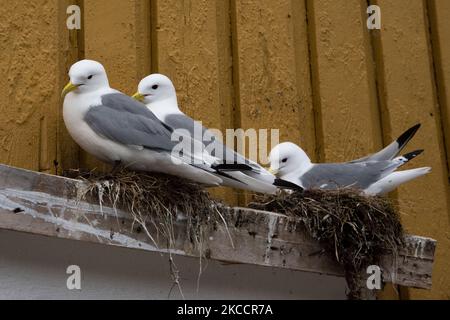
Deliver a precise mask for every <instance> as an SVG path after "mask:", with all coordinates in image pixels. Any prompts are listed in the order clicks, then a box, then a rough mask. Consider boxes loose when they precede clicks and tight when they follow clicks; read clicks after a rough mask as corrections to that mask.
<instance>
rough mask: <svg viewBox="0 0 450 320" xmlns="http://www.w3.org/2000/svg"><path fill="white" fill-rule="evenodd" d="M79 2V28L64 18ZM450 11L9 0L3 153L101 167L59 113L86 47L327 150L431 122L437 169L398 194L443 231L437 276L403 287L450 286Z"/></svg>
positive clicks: (184, 93)
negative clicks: (372, 23)
mask: <svg viewBox="0 0 450 320" xmlns="http://www.w3.org/2000/svg"><path fill="white" fill-rule="evenodd" d="M74 3H75V4H78V5H80V6H81V7H82V9H83V12H84V16H83V20H82V29H81V30H80V31H76V30H74V31H69V30H67V28H66V18H67V14H66V8H67V6H68V5H69V4H74ZM368 3H370V4H377V5H379V6H380V7H381V12H382V29H381V30H373V31H369V30H368V29H367V28H366V18H367V14H366V9H367V5H368ZM449 16H450V5H449V2H448V1H447V0H429V1H423V0H396V1H389V0H369V1H366V0H339V1H332V0H305V1H303V0H280V1H277V2H274V1H269V0H258V1H250V0H247V1H245V0H217V1H210V0H164V1H163V0H112V1H106V0H71V1H70V0H48V1H43V0H34V1H31V2H29V3H27V4H26V5H25V4H24V3H23V2H22V1H17V0H15V1H6V0H0V74H2V76H1V77H0V114H1V115H2V117H0V162H2V163H8V164H12V165H16V166H19V167H24V168H30V169H35V170H40V171H45V172H52V173H56V172H61V170H63V169H68V168H75V167H103V165H102V164H100V163H99V162H98V161H96V160H95V159H93V158H92V157H90V156H89V155H87V154H85V153H84V152H82V151H80V150H79V149H78V148H77V146H76V145H75V144H74V143H73V141H72V140H71V139H70V137H69V136H68V134H67V132H66V131H65V128H64V123H63V121H62V118H61V101H60V99H59V93H60V91H61V89H62V87H63V85H64V84H65V82H67V75H66V73H67V70H68V67H69V66H70V64H71V63H73V62H75V61H76V60H78V59H82V58H91V59H97V60H99V61H101V62H102V63H103V64H104V65H105V67H106V68H107V70H108V71H109V77H110V80H111V84H112V86H114V87H115V88H117V89H120V90H122V91H124V92H126V93H129V94H131V93H133V92H134V90H135V87H136V84H137V82H138V80H139V79H140V78H141V77H143V76H144V75H146V74H148V73H150V72H161V73H165V74H167V75H168V76H170V77H171V78H172V79H173V80H174V83H175V85H176V87H177V90H178V94H179V101H180V104H181V107H182V109H183V110H184V111H186V112H187V113H188V114H189V115H191V116H192V117H194V118H196V119H198V120H203V121H204V123H205V124H206V125H207V126H211V127H214V128H220V129H226V128H239V127H242V128H244V129H247V128H257V129H258V128H278V129H280V133H281V139H282V140H283V141H284V140H291V141H294V142H296V143H299V144H301V146H302V147H304V149H305V150H306V151H307V152H308V153H309V154H310V155H311V156H312V158H313V159H315V160H319V161H342V160H349V159H352V158H354V157H358V156H363V155H365V154H367V153H369V152H373V151H375V150H377V149H378V148H381V147H382V146H383V145H386V144H387V143H389V142H390V141H391V140H392V139H394V138H395V137H396V136H397V135H398V134H400V133H401V132H402V131H404V130H405V129H407V128H409V127H410V126H412V125H413V124H415V123H417V122H421V123H422V128H421V130H420V131H419V133H418V135H417V136H416V137H415V139H414V140H413V141H412V142H411V146H410V150H412V149H417V148H425V153H424V154H423V155H422V156H421V157H419V158H418V159H415V160H414V163H413V164H412V165H413V166H425V165H426V166H432V167H433V172H432V174H430V175H429V176H427V177H425V178H422V179H420V180H417V181H415V182H411V183H409V184H407V185H405V186H403V187H401V188H400V189H399V190H398V191H397V192H396V193H395V194H394V195H393V196H394V197H396V198H397V199H398V201H399V210H400V212H401V214H402V219H403V222H404V225H405V227H406V228H407V230H408V231H409V232H411V233H414V234H418V235H424V236H430V237H433V238H435V239H437V241H438V248H437V254H436V263H435V268H434V274H433V283H434V286H433V289H432V290H431V291H422V290H414V289H412V290H406V289H402V290H400V291H399V292H400V293H401V298H411V299H415V298H449V296H450V221H449V219H450V215H449V206H450V201H449V199H450V194H449V192H450V190H449V170H448V167H449V164H450V157H449V156H448V155H449V154H450V136H449V135H450V129H449V126H448V124H449V121H450V116H449V114H450V113H449V111H448V108H449V106H448V101H450V100H449V99H450V82H449V81H450V46H449V43H450V41H449V40H450V32H449V30H450V22H449V19H448V17H449ZM215 193H216V194H218V195H221V196H222V197H224V198H226V199H227V200H228V201H230V202H236V201H238V200H240V201H242V199H243V198H242V197H240V194H238V193H237V192H236V191H232V190H217V191H215ZM394 295H395V294H386V295H385V296H386V297H390V298H392V297H394Z"/></svg>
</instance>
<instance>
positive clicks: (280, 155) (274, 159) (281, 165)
mask: <svg viewBox="0 0 450 320" xmlns="http://www.w3.org/2000/svg"><path fill="white" fill-rule="evenodd" d="M269 161H270V169H269V171H270V172H271V173H272V174H274V175H277V176H279V177H283V176H285V175H287V174H290V173H292V172H294V171H296V170H299V169H301V168H304V167H305V166H309V165H311V160H310V159H309V157H308V155H307V154H306V152H305V151H303V149H302V148H300V147H299V146H297V145H296V144H295V143H292V142H283V143H280V144H279V145H277V146H275V147H274V148H273V149H272V151H270V154H269Z"/></svg>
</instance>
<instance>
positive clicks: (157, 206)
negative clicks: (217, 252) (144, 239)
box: [65, 169, 228, 297]
mask: <svg viewBox="0 0 450 320" xmlns="http://www.w3.org/2000/svg"><path fill="white" fill-rule="evenodd" d="M65 176H68V177H71V178H77V179H82V180H84V181H85V182H86V183H87V187H86V188H82V190H78V191H77V192H78V199H79V200H84V199H86V198H87V197H88V196H90V197H93V198H94V199H98V201H99V204H100V206H103V205H104V204H105V203H106V204H108V205H111V206H112V207H113V208H115V209H121V210H123V211H124V212H128V213H130V215H131V217H130V218H131V219H133V220H134V224H135V223H137V225H138V230H143V231H144V232H145V233H146V234H147V236H148V237H149V238H150V240H151V241H152V242H153V243H154V245H155V246H156V247H159V244H160V243H161V241H163V242H164V241H165V242H166V247H167V248H168V249H169V250H168V253H169V261H170V271H171V275H172V278H173V281H174V284H175V285H176V286H178V288H179V290H180V294H181V296H182V297H183V292H182V290H181V286H180V281H179V272H178V269H177V267H176V265H175V263H174V259H173V257H172V255H171V250H170V249H173V248H174V247H175V239H176V235H175V233H174V221H176V220H178V219H180V218H181V219H183V220H186V221H187V223H186V225H187V230H186V234H187V235H188V237H189V240H190V242H191V243H192V246H193V247H194V249H198V251H199V255H200V262H201V259H202V248H203V243H204V242H205V241H206V239H207V234H208V231H209V230H210V229H211V228H216V225H217V223H224V224H225V226H226V222H225V219H224V217H223V216H222V214H221V212H220V209H221V207H223V204H222V203H221V202H220V201H218V200H215V199H212V197H211V196H210V194H209V193H208V192H207V191H206V190H205V189H204V188H203V187H202V186H201V185H199V184H197V183H194V182H191V181H190V180H186V179H182V178H178V177H174V176H170V175H165V174H159V173H152V174H150V173H145V172H134V171H127V170H124V169H120V170H117V171H115V172H114V173H110V174H103V173H98V172H95V171H86V172H80V171H79V170H72V171H70V172H66V173H65ZM149 226H152V227H153V232H152V230H149ZM155 230H156V232H155ZM227 230H228V229H227ZM200 270H201V268H200ZM200 272H201V271H200ZM171 291H172V290H171ZM169 296H170V293H169Z"/></svg>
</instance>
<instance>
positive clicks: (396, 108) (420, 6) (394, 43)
mask: <svg viewBox="0 0 450 320" xmlns="http://www.w3.org/2000/svg"><path fill="white" fill-rule="evenodd" d="M376 3H377V4H378V5H379V6H380V7H381V11H382V26H381V27H382V29H381V31H380V32H379V33H378V35H377V36H376V37H374V39H375V45H376V55H377V61H380V62H382V63H380V64H379V66H378V72H379V75H378V76H379V79H378V80H379V82H380V83H382V85H381V86H380V89H381V90H380V93H379V96H380V99H383V103H382V105H383V109H384V110H383V113H382V118H383V119H382V120H383V128H385V134H386V135H387V137H386V139H385V140H390V139H392V138H395V137H396V136H397V135H398V134H400V133H401V131H402V130H404V128H407V127H409V126H410V125H412V124H414V123H417V122H421V123H422V128H421V129H420V131H419V132H418V134H417V135H416V137H415V138H414V140H413V141H412V142H411V143H410V145H411V147H410V148H414V149H417V148H424V149H425V153H424V154H423V155H422V156H421V157H418V158H417V159H415V160H414V163H413V165H414V167H419V166H431V167H432V168H433V172H432V173H431V174H429V175H427V176H425V177H423V178H420V180H417V181H413V182H410V183H408V184H407V185H404V186H401V187H400V188H399V189H398V200H399V205H400V211H401V212H402V213H403V215H402V220H403V223H404V225H405V228H406V229H407V230H408V231H409V232H413V233H414V232H419V231H420V232H423V233H426V234H427V235H429V236H431V237H433V238H434V239H436V240H437V241H438V242H439V246H438V248H437V252H436V258H435V260H436V265H435V268H434V273H433V278H434V279H433V283H434V285H433V289H432V290H431V291H430V292H423V291H416V290H409V294H410V297H411V298H436V299H439V298H442V299H446V298H448V293H449V292H450V275H449V273H448V270H449V269H450V238H449V236H448V230H450V225H449V219H448V217H449V206H448V203H449V199H448V180H447V169H446V163H445V159H444V156H443V155H444V149H443V143H442V140H441V138H442V132H441V128H440V125H439V124H440V122H441V119H440V114H439V110H438V107H437V100H436V88H435V82H434V75H433V65H432V59H431V54H430V52H431V51H430V41H429V40H430V34H429V25H428V22H427V20H426V17H427V14H426V7H425V2H424V1H421V0H414V1H407V0H398V1H376ZM405 8H408V9H407V10H405Z"/></svg>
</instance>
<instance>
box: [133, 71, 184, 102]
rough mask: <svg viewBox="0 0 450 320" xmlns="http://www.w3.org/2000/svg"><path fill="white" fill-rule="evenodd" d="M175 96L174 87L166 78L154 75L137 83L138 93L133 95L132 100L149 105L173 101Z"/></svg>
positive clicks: (161, 75) (157, 74)
mask: <svg viewBox="0 0 450 320" xmlns="http://www.w3.org/2000/svg"><path fill="white" fill-rule="evenodd" d="M176 97H177V94H176V91H175V87H174V85H173V83H172V81H170V79H169V78H168V77H166V76H165V75H163V74H159V73H154V74H151V75H149V76H148V77H145V78H144V79H142V80H141V82H139V85H138V92H136V93H135V94H134V95H133V98H134V99H136V100H138V101H141V102H143V103H144V104H151V103H154V102H160V101H163V100H167V99H175V100H176Z"/></svg>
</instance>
